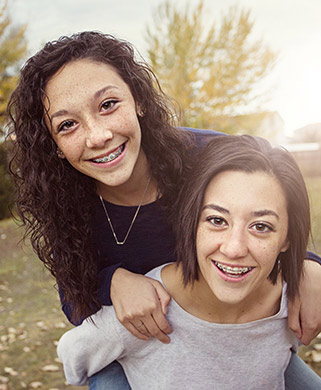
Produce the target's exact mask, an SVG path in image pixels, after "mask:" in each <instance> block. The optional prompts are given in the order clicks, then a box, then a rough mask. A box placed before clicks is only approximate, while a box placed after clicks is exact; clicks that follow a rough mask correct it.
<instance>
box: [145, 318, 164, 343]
mask: <svg viewBox="0 0 321 390" xmlns="http://www.w3.org/2000/svg"><path fill="white" fill-rule="evenodd" d="M144 325H145V327H146V329H147V331H148V332H149V334H150V335H151V336H152V337H155V338H156V339H158V340H159V341H161V342H162V343H164V344H168V343H169V342H170V338H169V337H168V336H167V334H166V333H164V332H163V331H162V330H161V329H159V327H158V325H157V323H156V322H155V320H154V318H153V317H152V316H148V317H146V318H144Z"/></svg>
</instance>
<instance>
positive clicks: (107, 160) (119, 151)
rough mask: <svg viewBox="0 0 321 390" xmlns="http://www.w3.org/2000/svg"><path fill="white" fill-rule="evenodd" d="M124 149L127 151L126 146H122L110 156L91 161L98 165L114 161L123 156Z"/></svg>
mask: <svg viewBox="0 0 321 390" xmlns="http://www.w3.org/2000/svg"><path fill="white" fill-rule="evenodd" d="M124 149H125V144H122V145H120V146H119V147H118V148H117V149H115V150H114V151H113V152H111V153H110V154H108V155H106V156H104V157H101V158H95V159H91V161H93V162H94V163H98V164H102V163H106V162H110V161H113V160H115V159H116V158H117V157H119V156H120V155H121V154H122V152H123V151H124Z"/></svg>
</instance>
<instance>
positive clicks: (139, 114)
mask: <svg viewBox="0 0 321 390" xmlns="http://www.w3.org/2000/svg"><path fill="white" fill-rule="evenodd" d="M136 113H137V116H139V117H141V118H142V117H143V116H144V115H145V112H144V110H143V109H142V108H141V106H140V104H136Z"/></svg>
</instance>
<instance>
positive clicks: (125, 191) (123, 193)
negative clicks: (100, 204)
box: [97, 152, 157, 206]
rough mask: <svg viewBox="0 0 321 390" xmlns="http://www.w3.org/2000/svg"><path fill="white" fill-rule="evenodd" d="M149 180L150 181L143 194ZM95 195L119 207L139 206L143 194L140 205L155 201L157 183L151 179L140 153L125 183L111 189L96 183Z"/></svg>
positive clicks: (147, 166)
mask: <svg viewBox="0 0 321 390" xmlns="http://www.w3.org/2000/svg"><path fill="white" fill-rule="evenodd" d="M149 179H151V180H150V182H149V185H148V188H147V189H146V192H145V194H144V191H145V188H146V185H147V183H148V181H149ZM97 193H98V194H99V195H101V196H102V197H103V198H104V199H105V200H107V201H108V202H110V203H114V204H118V205H121V206H137V205H139V204H140V202H141V201H142V195H143V194H144V199H143V201H142V205H144V204H148V203H151V202H153V201H155V200H156V199H157V183H156V181H155V180H154V179H153V178H151V174H150V170H149V165H148V162H147V159H146V156H145V154H144V153H143V152H141V153H140V155H139V157H138V160H137V162H136V165H135V168H134V170H133V172H132V175H131V176H130V178H129V179H128V180H127V181H126V182H125V183H122V184H121V185H119V186H113V187H111V186H107V185H104V184H102V183H100V182H99V183H97Z"/></svg>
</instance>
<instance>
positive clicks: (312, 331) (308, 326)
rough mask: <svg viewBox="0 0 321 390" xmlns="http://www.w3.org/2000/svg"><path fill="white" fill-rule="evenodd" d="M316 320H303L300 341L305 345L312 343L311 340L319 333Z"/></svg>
mask: <svg viewBox="0 0 321 390" xmlns="http://www.w3.org/2000/svg"><path fill="white" fill-rule="evenodd" d="M314 324H316V322H313V323H307V322H302V324H301V328H302V332H301V337H300V341H301V342H302V344H304V345H308V344H310V343H311V341H312V340H313V339H314V338H315V337H316V336H317V335H318V328H317V326H316V325H314Z"/></svg>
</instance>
